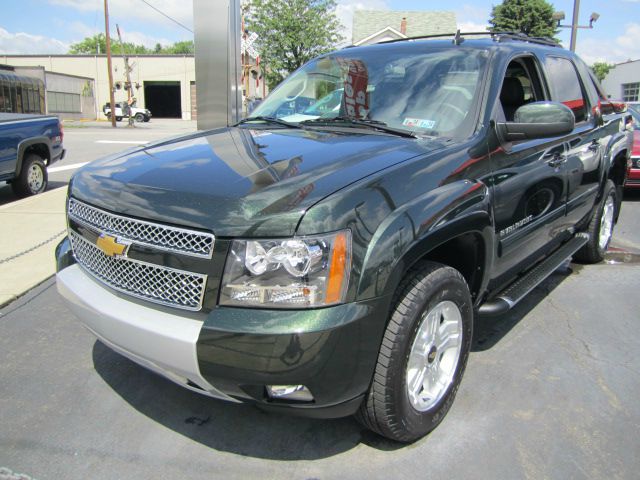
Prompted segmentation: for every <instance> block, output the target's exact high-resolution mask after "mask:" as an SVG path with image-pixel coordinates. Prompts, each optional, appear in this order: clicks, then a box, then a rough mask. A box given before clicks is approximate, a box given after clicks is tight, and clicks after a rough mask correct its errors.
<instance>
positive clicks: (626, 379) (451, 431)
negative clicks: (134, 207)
mask: <svg viewBox="0 0 640 480" xmlns="http://www.w3.org/2000/svg"><path fill="white" fill-rule="evenodd" d="M152 124H153V122H152ZM167 125H168V126H167V130H172V131H173V130H175V128H177V127H169V124H167ZM182 127H185V128H187V127H188V126H184V125H182ZM87 128H89V129H94V127H87ZM100 128H101V127H100ZM95 129H98V127H95ZM81 130H82V131H81ZM119 130H120V129H119ZM123 130H124V129H123ZM150 131H153V132H154V133H157V134H158V135H159V134H160V129H158V130H150ZM106 132H109V130H106ZM134 133H135V134H136V136H135V137H134V136H131V137H127V139H129V141H133V140H136V139H138V140H140V141H142V140H145V141H146V140H147V139H149V140H152V139H154V138H157V137H154V138H151V136H152V134H151V133H149V132H146V131H145V133H148V136H146V137H144V138H143V137H141V136H140V135H139V133H140V132H139V131H135V132H134ZM175 133H181V132H179V131H178V132H175ZM169 134H171V133H169ZM96 135H97V136H96ZM106 135H110V133H104V134H103V132H102V130H95V131H93V133H91V132H90V131H89V130H87V133H86V134H85V133H84V129H80V128H78V129H77V131H76V129H72V128H69V129H67V130H66V137H65V142H67V148H70V145H73V144H74V142H77V147H74V150H75V152H74V153H73V155H74V156H71V152H70V157H69V158H67V159H65V160H64V163H61V165H74V164H77V163H81V162H82V161H87V160H83V158H86V159H92V157H91V155H92V154H95V150H96V149H103V148H105V149H106V148H107V147H105V145H106V146H108V148H124V147H127V146H130V145H125V144H104V143H95V142H96V138H98V139H110V138H111V137H106ZM126 135H129V133H127V134H126ZM167 135H168V134H166V133H165V135H164V136H167ZM85 137H86V138H85ZM114 138H115V137H114ZM83 142H84V143H83ZM82 145H84V146H82ZM118 145H119V147H115V146H118ZM81 148H82V149H84V150H82V151H81V150H80V149H81ZM76 152H80V153H76ZM81 152H85V153H84V154H83V153H81ZM103 153H109V152H106V151H105V152H103ZM75 155H77V156H75ZM83 155H84V157H83ZM67 162H68V163H67ZM72 171H73V169H69V170H63V171H58V173H59V174H60V179H59V180H56V181H58V182H60V183H61V184H62V185H64V184H65V183H66V182H67V181H68V177H67V178H65V177H64V176H62V174H64V173H65V172H72ZM52 181H53V175H52ZM5 189H6V187H5ZM2 194H4V190H2V189H0V202H1V201H2V198H3V197H2V196H1V195H2ZM5 201H8V200H5ZM639 232H640V192H638V193H633V192H630V193H628V194H627V195H626V196H625V202H624V204H623V211H622V216H621V219H620V223H619V225H618V227H617V229H616V233H615V236H614V247H615V248H614V249H612V251H611V252H610V253H609V254H608V259H607V261H606V262H605V263H602V264H599V265H592V266H581V265H575V264H569V263H567V264H566V265H565V266H563V267H561V268H560V269H558V270H557V271H556V272H555V273H554V274H553V275H552V276H551V277H550V278H549V279H547V280H546V281H545V282H544V283H543V284H541V285H540V286H538V287H537V288H536V289H535V290H534V291H533V292H532V293H531V294H530V295H529V296H528V297H527V298H526V299H525V300H524V301H523V302H521V303H520V304H519V305H518V306H517V307H516V308H515V309H514V310H512V311H511V312H509V313H508V314H507V315H504V316H501V317H497V318H493V319H482V320H481V321H480V323H479V324H478V326H477V328H476V331H475V335H474V344H473V351H472V353H471V356H470V359H469V365H468V367H467V371H466V374H465V378H464V380H463V382H462V386H461V388H460V391H459V393H458V397H457V399H456V402H455V403H454V405H453V408H452V410H451V411H450V413H449V415H448V416H447V417H446V418H445V420H444V422H443V423H442V424H441V425H440V427H438V429H436V430H435V431H434V432H433V433H432V434H431V435H429V436H428V437H426V438H424V439H422V440H420V441H418V442H416V443H414V444H411V445H407V446H403V445H399V444H395V443H393V442H389V441H386V440H383V439H381V438H379V437H377V436H375V435H374V434H371V433H369V432H367V431H366V430H364V429H363V428H362V427H360V426H359V424H357V423H356V422H355V421H354V420H353V419H351V418H346V419H338V420H310V419H303V418H295V417H286V416H281V415H277V414H272V413H263V412H261V411H259V410H257V409H255V408H253V407H251V406H248V405H236V404H228V403H224V402H221V401H217V400H213V399H209V398H206V397H203V396H200V395H198V394H196V393H192V392H190V391H187V390H184V389H182V388H180V387H178V386H175V385H174V384H172V383H171V382H169V381H167V380H164V379H163V378H160V377H158V376H156V375H155V374H153V373H151V372H148V371H146V370H145V369H143V368H141V367H138V366H137V365H136V364H134V363H132V362H130V361H129V360H127V359H125V358H124V357H121V356H120V355H118V354H116V353H114V352H112V351H111V350H109V349H108V348H107V347H105V346H104V345H102V344H101V343H100V342H98V341H96V340H95V338H94V337H93V336H92V335H90V334H89V333H88V332H87V331H86V330H84V329H83V328H82V327H81V326H80V324H79V322H78V321H77V320H76V319H75V318H74V317H73V315H72V314H71V313H70V312H69V311H68V310H67V308H66V307H65V306H64V304H63V303H62V301H61V299H60V297H59V295H58V293H57V291H56V289H55V284H54V281H53V280H52V279H50V280H48V281H46V282H45V283H44V284H42V285H41V286H39V287H37V288H35V289H34V290H32V291H31V292H29V293H28V294H27V295H25V296H24V297H22V298H20V299H18V300H17V301H15V302H13V303H12V304H10V305H8V306H7V307H5V308H4V309H2V310H0V426H1V427H0V472H2V470H1V469H2V468H5V469H8V470H10V471H11V472H14V473H15V474H17V473H20V474H24V475H27V476H29V477H31V478H34V479H55V480H60V479H65V480H67V479H69V480H73V479H83V480H85V479H92V480H93V479H97V480H102V479H105V480H106V479H109V480H112V479H130V478H140V479H147V478H149V479H154V480H155V479H158V480H160V479H179V478H189V479H205V478H206V479H210V478H225V479H226V478H229V479H236V478H238V479H245V478H264V479H271V478H273V479H282V478H290V479H305V480H310V479H333V478H340V479H345V478H348V479H351V478H353V479H358V478H371V479H375V478H451V479H457V478H461V479H462V478H488V479H498V478H500V479H502V478H505V479H512V478H514V479H518V478H525V479H542V478H553V479H556V478H557V479H572V478H576V479H580V478H585V479H595V478H612V479H627V478H628V479H632V478H638V471H640V457H639V456H638V452H640V435H638V432H639V431H640V405H639V403H638V401H637V399H638V398H639V397H640V359H639V353H638V352H639V351H640V331H639V330H638V327H637V323H638V322H637V320H638V318H639V315H638V311H639V309H640V308H639V307H640V300H639V299H638V298H639V297H638V294H637V292H638V290H639V288H640V275H638V272H639V268H638V267H639V266H640V254H639V253H640V233H639Z"/></svg>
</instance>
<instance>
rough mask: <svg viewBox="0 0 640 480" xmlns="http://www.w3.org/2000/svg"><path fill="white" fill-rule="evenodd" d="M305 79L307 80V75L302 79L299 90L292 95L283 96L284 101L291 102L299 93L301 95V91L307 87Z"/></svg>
mask: <svg viewBox="0 0 640 480" xmlns="http://www.w3.org/2000/svg"><path fill="white" fill-rule="evenodd" d="M307 81H308V77H307V75H305V76H304V80H303V81H302V88H301V89H300V91H299V92H298V93H296V94H294V95H287V96H286V97H284V101H285V102H292V101H293V100H295V99H296V98H298V97H299V96H300V95H302V93H303V92H304V91H305V90H306V89H307Z"/></svg>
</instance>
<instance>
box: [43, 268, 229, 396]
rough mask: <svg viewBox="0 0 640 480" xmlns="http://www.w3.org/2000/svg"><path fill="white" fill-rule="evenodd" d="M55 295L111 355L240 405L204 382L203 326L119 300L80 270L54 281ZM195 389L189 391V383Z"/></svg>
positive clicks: (63, 272) (68, 270) (67, 271)
mask: <svg viewBox="0 0 640 480" xmlns="http://www.w3.org/2000/svg"><path fill="white" fill-rule="evenodd" d="M56 283H57V286H58V291H59V292H60V294H61V295H62V296H63V297H64V299H65V300H66V302H67V304H68V305H69V307H70V308H71V310H72V311H73V312H74V313H75V314H76V316H77V317H78V318H79V319H80V320H81V321H82V323H83V324H84V325H85V326H86V327H87V329H89V330H90V331H91V332H92V333H93V334H94V335H96V336H97V337H98V338H99V339H100V340H102V341H103V342H104V343H105V344H106V345H108V346H109V347H111V348H112V349H113V350H115V351H117V352H118V353H120V354H122V355H124V356H125V357H127V358H129V359H130V360H132V361H134V362H136V363H138V364H140V365H142V366H143V367H146V368H148V369H149V370H152V371H154V372H156V373H158V374H160V375H162V376H164V377H166V378H168V379H169V380H171V381H173V382H175V383H178V384H179V385H181V386H183V387H185V388H188V389H189V390H192V391H195V392H198V393H201V394H205V395H208V396H211V397H214V398H219V399H222V400H227V401H231V402H237V403H240V402H239V401H238V400H236V399H234V398H231V397H229V396H228V395H226V394H224V393H222V392H220V391H219V390H217V389H216V388H215V387H213V386H212V385H211V384H210V383H209V382H207V381H206V380H205V379H204V377H202V374H201V373H200V368H199V365H198V356H197V350H196V342H197V341H198V336H199V335H200V330H201V328H202V324H203V322H202V321H200V320H195V319H191V318H186V317H182V316H180V315H175V314H171V313H166V312H164V311H161V310H157V309H154V308H150V307H146V306H142V305H138V304H137V303H134V302H131V301H128V300H125V299H123V298H120V297H119V296H117V295H116V294H114V293H112V292H110V291H109V290H107V289H106V288H105V287H103V286H102V285H100V284H99V283H97V281H96V280H95V279H93V278H92V277H91V276H89V275H88V274H87V273H86V272H84V270H82V268H81V267H80V266H79V265H71V266H70V267H67V268H65V269H63V270H61V271H60V272H58V274H57V275H56ZM189 381H190V382H191V383H193V384H194V385H197V386H198V387H200V388H201V389H202V390H200V389H199V388H195V387H192V386H191V385H189V383H188V382H189Z"/></svg>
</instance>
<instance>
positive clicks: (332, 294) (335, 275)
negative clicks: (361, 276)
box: [325, 232, 351, 304]
mask: <svg viewBox="0 0 640 480" xmlns="http://www.w3.org/2000/svg"><path fill="white" fill-rule="evenodd" d="M347 235H348V234H347V232H340V233H338V235H337V236H336V239H335V241H334V244H333V252H332V255H331V267H330V269H329V282H328V284H327V293H326V295H325V303H327V304H332V303H338V302H340V301H342V300H343V295H344V289H345V288H346V286H347V283H348V280H349V271H350V269H351V258H350V255H349V253H350V252H349V239H348V238H347Z"/></svg>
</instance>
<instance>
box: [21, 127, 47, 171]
mask: <svg viewBox="0 0 640 480" xmlns="http://www.w3.org/2000/svg"><path fill="white" fill-rule="evenodd" d="M30 153H35V154H37V155H39V156H40V157H42V158H43V159H44V162H45V165H48V164H49V162H51V158H52V156H51V141H50V140H49V138H48V137H32V138H28V139H26V140H23V141H22V142H20V143H19V144H18V161H17V163H16V172H15V176H16V177H17V176H19V175H20V172H21V171H22V164H23V162H24V159H25V158H26V156H27V155H29V154H30Z"/></svg>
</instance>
